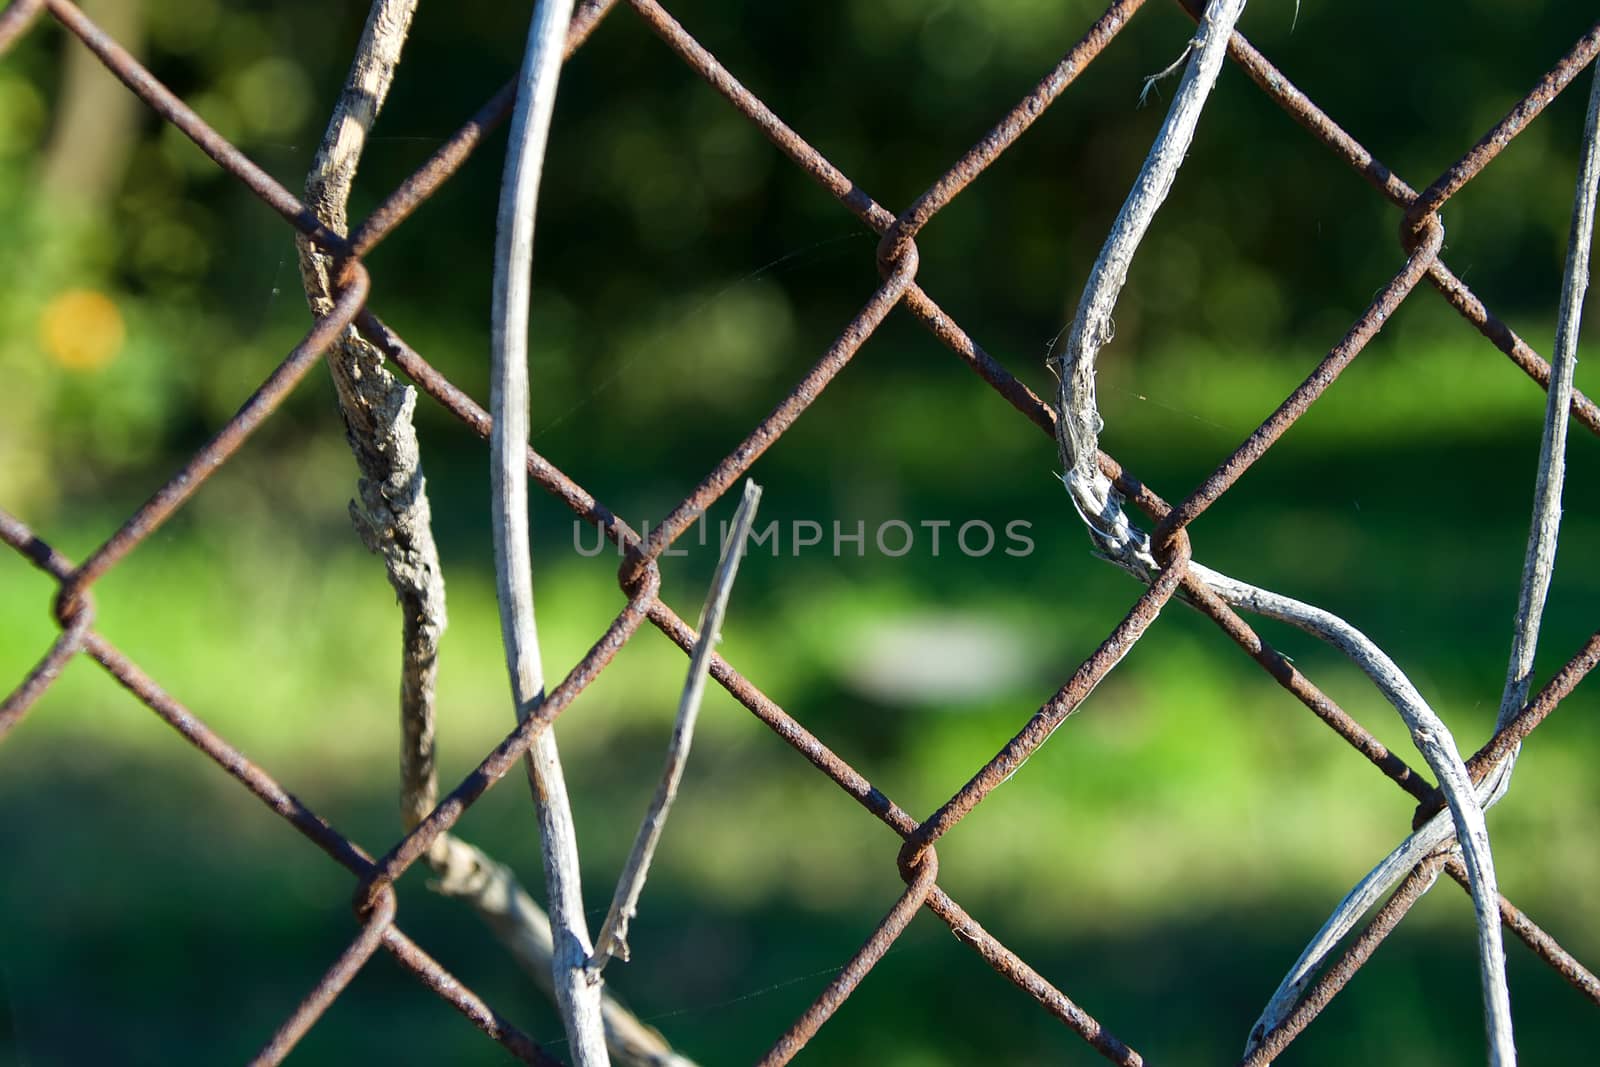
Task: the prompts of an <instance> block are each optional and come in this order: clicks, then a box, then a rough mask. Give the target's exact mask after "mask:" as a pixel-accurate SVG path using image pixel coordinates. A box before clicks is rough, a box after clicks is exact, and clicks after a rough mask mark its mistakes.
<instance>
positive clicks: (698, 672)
mask: <svg viewBox="0 0 1600 1067" xmlns="http://www.w3.org/2000/svg"><path fill="white" fill-rule="evenodd" d="M760 503H761V487H760V486H759V485H757V484H756V483H755V482H753V481H750V480H749V479H746V480H745V483H744V499H742V500H741V501H739V510H738V512H737V513H735V515H734V517H733V528H732V529H731V530H729V531H728V537H727V540H725V541H724V542H723V543H722V558H721V559H720V560H718V562H717V571H716V574H715V575H714V576H713V577H712V579H711V588H710V590H709V591H707V593H706V603H705V607H704V608H703V609H701V612H700V624H699V625H698V626H697V627H696V630H697V631H698V633H699V634H700V637H699V640H697V641H696V642H695V645H694V653H693V654H692V655H691V656H690V657H689V675H688V677H687V678H685V679H684V682H683V693H682V695H681V696H680V697H679V698H678V717H677V720H676V721H675V722H674V723H673V724H672V740H671V742H670V743H669V744H668V745H667V763H666V767H665V768H664V769H663V770H662V772H661V781H660V783H658V784H657V785H656V793H655V796H654V797H652V798H651V800H650V808H649V810H647V811H646V812H645V815H644V821H643V822H642V823H641V824H640V826H639V834H638V836H637V837H635V838H634V842H633V851H632V852H631V853H629V855H628V862H627V863H626V864H625V865H624V866H623V869H622V874H621V876H620V877H619V878H618V879H617V891H616V895H615V896H613V897H612V899H611V911H610V912H609V913H608V914H607V915H606V921H605V924H604V925H603V926H601V927H600V936H599V937H597V938H595V950H594V959H593V960H591V961H590V964H589V966H590V968H591V969H593V970H594V971H596V972H597V973H598V972H599V971H602V970H604V969H605V966H606V964H607V963H608V962H610V960H611V959H612V958H613V957H615V958H617V959H619V960H622V961H623V962H624V963H626V962H627V961H628V923H630V922H631V921H633V917H634V916H635V915H637V914H638V913H639V894H640V893H642V892H644V882H645V877H646V876H647V875H648V874H649V873H650V861H651V859H652V858H654V856H655V853H656V845H657V844H658V843H659V842H660V841H661V832H662V830H664V829H666V825H667V813H668V811H669V810H670V809H671V807H672V801H673V798H675V797H676V796H677V795H678V783H679V782H680V781H682V780H683V768H684V765H685V764H686V763H688V762H689V746H690V745H691V744H692V743H693V742H694V724H695V719H696V718H697V717H698V716H699V714H700V700H701V698H702V697H703V696H704V695H705V690H706V675H707V674H708V673H710V670H711V654H712V653H713V652H714V651H716V646H717V642H718V641H719V640H721V637H722V634H721V630H722V616H723V613H724V612H725V611H726V610H727V607H728V595H729V594H730V593H732V592H733V581H734V578H736V577H737V576H738V573H739V560H740V558H741V557H742V556H743V555H744V543H745V538H747V537H748V536H749V535H750V526H751V524H752V523H754V522H755V518H756V508H757V507H758V506H759V505H760Z"/></svg>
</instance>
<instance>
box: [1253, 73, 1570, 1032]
mask: <svg viewBox="0 0 1600 1067" xmlns="http://www.w3.org/2000/svg"><path fill="white" fill-rule="evenodd" d="M1597 130H1600V73H1597V75H1596V77H1595V81H1594V84H1593V86H1592V87H1591V89H1590V93H1589V107H1588V113H1587V115H1586V117H1585V120H1584V132H1583V158H1582V161H1581V164H1580V169H1579V175H1578V182H1577V191H1576V193H1575V194H1574V199H1573V207H1572V228H1571V231H1570V234H1569V237H1568V243H1567V260H1566V267H1565V270H1564V272H1563V277H1562V286H1561V301H1560V308H1559V311H1558V313H1557V324H1556V352H1555V356H1554V359H1553V361H1552V363H1551V374H1550V389H1549V395H1548V397H1547V398H1546V403H1545V421H1544V435H1543V439H1542V441H1541V443H1540V449H1539V469H1538V473H1537V475H1536V479H1535V483H1534V507H1533V522H1532V526H1531V529H1530V530H1529V534H1528V547H1527V553H1526V556H1525V557H1524V560H1523V568H1522V583H1521V588H1520V594H1519V598H1518V603H1517V616H1516V623H1515V626H1514V630H1513V634H1512V642H1511V662H1510V665H1509V667H1508V669H1507V672H1506V685H1505V691H1504V693H1503V695H1502V697H1501V701H1500V710H1499V714H1498V715H1497V716H1496V719H1495V728H1496V729H1497V730H1498V729H1503V728H1504V727H1505V725H1506V724H1507V723H1508V722H1509V721H1510V720H1511V719H1512V718H1513V717H1514V716H1515V715H1516V714H1517V713H1518V712H1519V711H1521V710H1522V708H1523V706H1524V705H1525V704H1526V703H1527V700H1528V693H1529V691H1530V690H1531V688H1532V682H1533V659H1534V652H1535V650H1536V648H1537V646H1538V640H1539V624H1540V621H1541V618H1542V616H1543V614H1544V604H1545V597H1546V596H1547V594H1548V593H1549V589H1550V580H1551V577H1552V575H1553V573H1554V569H1555V554H1556V542H1557V539H1558V535H1559V533H1560V528H1561V489H1562V482H1563V479H1564V473H1565V463H1566V442H1567V413H1568V411H1569V409H1570V408H1571V405H1572V389H1573V384H1572V380H1573V371H1574V369H1575V367H1576V364H1577V347H1578V330H1579V324H1580V322H1581V319H1582V313H1583V301H1584V294H1585V293H1586V291H1587V289H1588V283H1589V259H1590V251H1591V245H1592V241H1593V236H1594V219H1595V203H1596V197H1597V188H1600V134H1597ZM1516 756H1517V750H1516V749H1513V750H1512V752H1511V754H1510V755H1509V756H1508V757H1507V758H1506V759H1505V760H1504V761H1502V762H1501V763H1500V764H1499V765H1498V766H1496V767H1495V768H1494V769H1493V770H1492V771H1491V772H1490V773H1489V775H1488V776H1487V777H1486V778H1485V780H1484V781H1483V783H1481V784H1480V785H1479V786H1478V790H1477V792H1478V796H1479V799H1480V801H1481V802H1482V805H1483V807H1484V808H1485V809H1488V808H1490V807H1492V806H1494V805H1495V804H1497V803H1499V801H1500V799H1501V798H1502V797H1504V796H1505V794H1506V791H1507V789H1508V788H1509V787H1510V784H1511V772H1512V768H1513V766H1514V764H1515V762H1516ZM1450 830H1451V828H1450V826H1449V825H1448V824H1447V823H1446V821H1445V818H1444V813H1443V812H1441V813H1439V814H1438V815H1436V816H1434V817H1433V819H1431V820H1430V821H1429V822H1428V823H1427V824H1426V825H1424V826H1423V827H1422V828H1421V829H1419V830H1417V831H1416V832H1415V833H1413V834H1412V835H1411V836H1410V837H1408V838H1406V840H1405V841H1404V842H1402V843H1401V845H1400V846H1399V847H1398V848H1396V849H1395V850H1394V852H1392V853H1390V854H1389V856H1388V857H1387V858H1386V859H1385V860H1384V861H1383V862H1382V863H1380V864H1379V865H1378V866H1377V867H1375V868H1373V870H1372V871H1371V872H1370V873H1369V874H1368V875H1367V877H1366V878H1364V879H1362V881H1361V882H1360V883H1359V884H1358V885H1357V886H1356V888H1355V889H1353V890H1351V893H1350V895H1349V896H1348V897H1346V898H1345V899H1344V900H1343V901H1342V902H1341V903H1340V905H1339V907H1338V908H1336V909H1335V910H1334V913H1333V915H1332V916H1330V917H1329V919H1328V922H1327V923H1326V924H1324V926H1323V928H1322V930H1320V931H1319V932H1318V935H1317V937H1316V938H1314V939H1313V941H1312V943H1311V944H1310V945H1309V946H1307V948H1306V951H1305V952H1304V953H1303V954H1302V955H1301V958H1300V959H1299V960H1297V961H1296V962H1295V965H1294V967H1293V968H1291V969H1290V972H1289V975H1288V977H1286V978H1285V979H1284V984H1283V985H1281V986H1280V987H1279V989H1278V992H1277V993H1275V994H1274V996H1273V998H1272V1002H1271V1003H1270V1004H1269V1005H1268V1007H1267V1011H1265V1012H1264V1013H1263V1014H1262V1017H1261V1021H1260V1022H1259V1023H1258V1024H1257V1027H1256V1029H1255V1030H1254V1031H1252V1039H1253V1040H1254V1039H1255V1038H1258V1037H1260V1036H1262V1035H1264V1034H1265V1033H1266V1032H1267V1031H1268V1030H1270V1029H1272V1028H1273V1027H1274V1026H1276V1025H1277V1024H1278V1023H1279V1022H1281V1021H1282V1020H1283V1019H1284V1018H1286V1017H1287V1014H1288V1012H1289V1011H1291V1010H1292V1009H1293V1007H1294V1003H1295V1002H1296V1001H1297V1000H1298V999H1299V995H1300V993H1301V991H1302V990H1303V989H1304V988H1305V986H1306V984H1307V983H1308V982H1309V981H1310V979H1311V976H1312V974H1314V973H1315V971H1316V970H1317V968H1318V967H1320V965H1321V963H1322V961H1323V960H1324V959H1325V958H1326V957H1327V956H1328V955H1329V954H1330V953H1331V952H1332V951H1333V948H1334V947H1335V945H1337V943H1338V942H1339V941H1340V940H1341V939H1342V938H1343V937H1344V935H1345V934H1347V933H1349V931H1350V930H1351V929H1352V928H1353V927H1354V926H1355V924H1356V922H1357V921H1358V920H1359V919H1360V917H1361V916H1362V915H1363V914H1364V913H1365V912H1366V911H1367V910H1368V909H1369V908H1371V907H1372V905H1373V904H1375V903H1376V902H1377V901H1378V899H1379V898H1380V897H1381V896H1383V895H1384V894H1385V893H1387V892H1388V891H1389V889H1390V888H1391V887H1392V886H1394V885H1395V884H1396V883H1397V882H1398V881H1399V880H1400V879H1402V878H1404V877H1405V876H1406V874H1407V873H1408V872H1410V871H1411V869H1412V868H1414V867H1415V866H1416V865H1417V864H1418V863H1420V862H1422V860H1423V859H1424V858H1425V857H1426V856H1427V855H1428V854H1429V853H1431V852H1433V851H1435V850H1436V849H1438V848H1440V847H1443V846H1444V845H1446V843H1448V842H1449V840H1450V837H1451V832H1450ZM1504 1037H1505V1045H1506V1049H1503V1050H1502V1052H1501V1053H1500V1054H1501V1055H1508V1054H1509V1053H1508V1051H1507V1050H1509V1039H1510V1033H1509V1028H1508V1030H1507V1032H1506V1034H1505V1035H1504ZM1494 1040H1495V1038H1494V1037H1493V1036H1491V1041H1494ZM1507 1062H1511V1061H1509V1060H1507Z"/></svg>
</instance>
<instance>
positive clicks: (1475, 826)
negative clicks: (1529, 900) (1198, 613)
mask: <svg viewBox="0 0 1600 1067" xmlns="http://www.w3.org/2000/svg"><path fill="white" fill-rule="evenodd" d="M1190 570H1191V572H1192V573H1194V574H1195V575H1196V576H1197V577H1199V578H1200V580H1201V581H1203V582H1205V583H1206V585H1207V586H1209V587H1210V588H1211V589H1212V590H1214V591H1215V592H1216V593H1217V595H1218V596H1220V597H1222V599H1224V600H1226V601H1227V602H1228V603H1229V604H1232V605H1233V606H1235V607H1239V608H1243V609H1245V610H1247V611H1253V612H1255V613H1256V614H1258V615H1265V616H1267V617H1268V618H1273V619H1277V620H1279V621H1280V622H1286V623H1288V624H1289V625H1291V626H1295V627H1297V628H1299V629H1301V630H1304V631H1306V632H1307V633H1309V634H1312V635H1313V636H1315V637H1317V638H1319V639H1320V640H1323V641H1325V642H1327V643H1328V644H1330V645H1332V646H1333V647H1334V648H1337V649H1338V650H1339V651H1340V652H1342V653H1344V654H1345V656H1347V657H1348V658H1349V659H1350V660H1351V661H1352V662H1354V663H1355V664H1356V665H1357V666H1359V667H1360V668H1361V669H1362V671H1363V672H1365V673H1366V675H1367V677H1368V678H1370V679H1372V682H1373V684H1374V685H1376V686H1377V687H1378V689H1379V691H1380V692H1382V693H1383V695H1384V697H1385V698H1386V699H1387V700H1388V701H1389V702H1390V703H1391V704H1393V705H1394V707H1395V709H1396V710H1397V711H1399V712H1400V717H1401V718H1402V719H1404V720H1405V724H1406V727H1407V729H1408V730H1410V732H1411V739H1412V741H1413V743H1415V745H1416V746H1417V751H1419V752H1420V753H1422V757H1423V759H1425V760H1427V762H1428V766H1429V767H1431V768H1433V771H1434V774H1436V775H1437V776H1438V779H1439V789H1440V792H1442V793H1443V794H1444V798H1445V802H1446V803H1447V804H1448V805H1449V808H1450V816H1451V821H1452V822H1453V823H1454V825H1455V832H1456V839H1457V842H1458V843H1459V845H1460V848H1461V853H1462V858H1463V860H1464V861H1465V863H1466V867H1467V872H1468V874H1469V875H1470V881H1471V889H1472V904H1473V910H1474V911H1475V912H1476V913H1477V920H1478V961H1479V969H1480V977H1481V979H1482V983H1481V984H1482V989H1483V1007H1484V1019H1485V1025H1486V1028H1487V1033H1488V1038H1489V1049H1490V1057H1489V1061H1490V1063H1493V1064H1497V1065H1500V1064H1507V1065H1509V1064H1513V1063H1515V1062H1516V1047H1515V1045H1514V1044H1513V1042H1512V1030H1511V995H1510V992H1509V990H1508V989H1507V986H1506V973H1505V948H1504V945H1503V944H1502V938H1501V931H1500V891H1499V888H1498V886H1497V885H1496V881H1495V871H1494V861H1493V858H1492V855H1491V853H1490V849H1489V829H1488V826H1487V825H1486V824H1485V823H1484V818H1483V807H1482V805H1481V804H1480V802H1479V799H1478V795H1477V791H1476V790H1475V789H1474V788H1473V785H1472V778H1471V776H1470V775H1469V774H1468V773H1467V768H1466V764H1465V763H1463V762H1462V759H1461V754H1460V752H1459V751H1458V750H1457V748H1456V744H1455V740H1454V738H1452V737H1451V735H1450V731H1449V729H1448V728H1446V726H1445V725H1444V722H1443V721H1442V720H1440V718H1439V717H1438V716H1437V715H1436V714H1434V712H1433V709H1432V708H1430V707H1429V706H1428V703H1427V701H1425V700H1424V699H1423V698H1422V694H1421V693H1419V692H1417V689H1416V687H1415V686H1413V685H1412V684H1411V681H1410V679H1408V678H1407V677H1406V676H1405V673H1404V672H1402V671H1401V670H1400V668H1399V667H1398V666H1397V665H1396V664H1395V662H1394V661H1393V660H1392V659H1390V658H1389V656H1388V655H1387V654H1385V653H1384V651H1383V650H1382V649H1380V648H1379V647H1378V646H1377V645H1376V644H1374V643H1373V642H1372V641H1371V640H1370V639H1369V638H1368V637H1367V636H1366V635H1365V634H1363V633H1362V632H1361V631H1360V630H1357V629H1356V628H1355V627H1353V626H1351V625H1350V624H1349V623H1347V622H1345V621H1344V620H1343V619H1341V618H1339V617H1338V616H1337V615H1334V614H1332V613H1331V612H1327V611H1323V610H1322V609H1321V608H1316V607H1313V606H1311V605H1309V604H1304V603H1302V602H1300V601H1298V600H1294V599H1292V598H1290V597H1286V596H1282V595H1280V594H1277V593H1273V592H1270V591H1268V590H1265V589H1259V588H1257V587H1255V586H1252V585H1247V584H1245V583H1244V582H1240V581H1237V580H1235V579H1232V578H1229V577H1228V576H1227V575H1224V574H1219V573H1218V572H1216V571H1213V570H1211V569H1210V568H1209V567H1204V566H1201V565H1198V564H1191V565H1190ZM1436 822H1438V823H1440V824H1441V825H1442V823H1443V820H1442V819H1438V820H1436ZM1433 832H1434V833H1442V830H1438V829H1436V830H1434V831H1433ZM1413 865H1414V864H1406V865H1405V866H1403V867H1401V866H1398V863H1397V861H1396V857H1395V855H1394V854H1391V855H1390V858H1389V860H1386V861H1385V864H1383V865H1380V868H1383V869H1384V877H1385V878H1389V877H1392V878H1394V879H1398V878H1403V877H1404V876H1405V875H1406V873H1407V872H1409V871H1410V869H1411V867H1412V866H1413ZM1369 879H1370V876H1369ZM1366 881H1368V880H1367V879H1364V880H1363V882H1364V883H1365V882H1366ZM1385 889H1387V885H1386V886H1385ZM1380 892H1381V890H1380ZM1374 899H1375V898H1374ZM1353 906H1354V905H1353V904H1352V907H1353ZM1368 906H1370V902H1369V904H1368ZM1365 910H1366V908H1365V907H1363V908H1362V909H1361V911H1363V912H1364V911H1365ZM1356 914H1357V915H1359V914H1360V913H1359V912H1358V913H1356ZM1352 921H1353V919H1352ZM1302 958H1304V957H1302ZM1303 982H1304V976H1300V977H1298V978H1297V977H1294V976H1293V972H1291V978H1290V979H1288V980H1286V982H1285V985H1284V986H1280V987H1279V992H1278V993H1277V994H1274V996H1273V998H1272V1001H1271V1002H1269V1004H1268V1007H1267V1011H1266V1012H1264V1013H1263V1018H1262V1019H1261V1020H1260V1022H1258V1024H1257V1026H1256V1027H1255V1028H1253V1029H1252V1031H1251V1033H1252V1038H1253V1039H1254V1037H1255V1036H1259V1035H1261V1034H1265V1033H1267V1032H1268V1031H1269V1030H1271V1029H1272V1028H1273V1027H1274V1026H1276V1025H1277V1023H1278V1022H1279V1021H1281V1019H1282V1018H1283V1017H1285V1016H1286V1014H1287V1011H1288V1010H1289V1009H1290V1008H1292V1007H1293V1003H1294V1000H1295V999H1297V996H1298V992H1299V990H1298V989H1295V990H1294V991H1293V992H1292V993H1291V992H1290V991H1289V989H1288V988H1287V987H1289V986H1297V985H1302V984H1303ZM1280 1012H1281V1013H1282V1014H1279V1013H1280ZM1273 1016H1277V1017H1276V1018H1274V1017H1273ZM1263 1023H1264V1024H1265V1025H1264V1026H1263V1025H1262V1024H1263Z"/></svg>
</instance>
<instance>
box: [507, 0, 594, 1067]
mask: <svg viewBox="0 0 1600 1067" xmlns="http://www.w3.org/2000/svg"><path fill="white" fill-rule="evenodd" d="M571 19H572V0H539V2H538V3H537V4H536V5H535V7H534V11H533V18H532V21H531V24H530V25H529V27H528V44H527V49H526V51H525V52H524V53H523V60H522V70H521V73H520V74H519V75H518V81H517V106H516V110H515V111H514V112H513V113H512V116H511V139H510V145H509V147H508V149H507V154H506V168H505V177H504V180H503V183H502V185H501V190H500V212H499V218H498V221H497V224H496V232H495V256H494V311H493V325H492V328H491V340H490V348H491V363H492V372H491V378H490V381H491V389H490V401H489V410H490V412H491V414H492V416H493V418H494V425H493V428H492V430H491V432H490V447H489V451H490V454H491V468H490V470H491V474H492V477H493V483H494V492H493V498H492V505H491V506H492V511H493V516H494V569H495V591H496V595H497V599H498V600H499V603H500V634H501V638H502V639H503V641H504V643H505V651H506V667H507V669H508V670H509V672H510V674H511V695H512V700H513V702H514V704H515V706H516V712H517V718H518V720H519V721H520V720H522V719H525V718H527V717H528V716H529V715H531V714H532V713H533V712H534V710H535V709H536V708H537V707H538V706H539V704H540V703H541V702H543V700H544V668H543V665H542V664H541V662H540V659H539V635H538V630H537V628H536V626H535V623H534V615H533V571H532V566H531V561H530V558H529V543H528V470H527V465H526V464H527V448H528V301H529V295H530V294H529V290H530V285H531V278H532V274H533V230H534V215H535V211H536V208H537V205H538V199H539V179H540V176H541V175H542V173H543V169H544V152H545V145H546V142H547V140H548V137H549V132H550V116H551V113H552V112H553V111H554V109H555V98H556V82H557V80H558V79H559V78H560V76H561V57H562V50H563V47H562V46H563V45H564V44H565V42H566V33H567V24H568V23H569V22H570V21H571ZM528 776H529V780H530V782H531V784H532V787H533V801H534V808H535V809H536V811H537V813H538V818H539V836H540V845H541V848H542V851H543V853H544V870H545V883H546V885H547V886H548V887H549V891H550V925H551V930H552V933H553V937H554V941H555V952H554V956H553V957H552V960H551V968H552V974H553V975H554V979H555V987H556V1004H557V1006H558V1007H559V1008H560V1009H561V1019H562V1023H563V1024H564V1025H565V1027H566V1031H567V1038H568V1040H569V1041H570V1042H571V1046H572V1055H573V1059H574V1061H575V1062H576V1063H577V1064H578V1065H579V1067H597V1065H604V1064H608V1063H609V1062H610V1059H609V1057H608V1055H607V1053H606V1044H605V1029H604V1025H603V1023H602V1021H601V1012H600V980H599V976H598V975H596V974H593V973H591V972H590V971H589V969H588V962H589V956H590V955H591V953H592V950H591V947H590V944H589V930H588V924H587V923H586V922H585V921H584V916H583V891H582V885H581V880H580V875H579V865H578V840H577V831H576V828H575V827H574V826H573V822H572V806H571V803H570V802H569V801H568V799H567V784H566V779H565V777H564V776H563V774H562V772H561V756H560V753H559V751H558V750H557V748H556V738H555V732H554V731H553V730H550V729H548V728H547V729H544V730H541V731H540V732H539V735H538V737H537V739H536V740H535V741H534V743H533V747H532V748H531V749H530V750H529V751H528Z"/></svg>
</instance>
